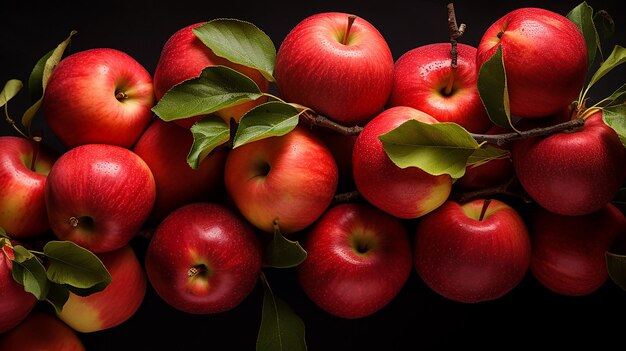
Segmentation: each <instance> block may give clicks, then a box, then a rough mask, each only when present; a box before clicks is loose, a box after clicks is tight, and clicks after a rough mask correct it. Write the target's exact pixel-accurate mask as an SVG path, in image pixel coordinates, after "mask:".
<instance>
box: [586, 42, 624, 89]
mask: <svg viewBox="0 0 626 351" xmlns="http://www.w3.org/2000/svg"><path fill="white" fill-rule="evenodd" d="M624 62H626V49H624V48H623V47H621V46H619V45H615V47H614V48H613V51H612V52H611V55H609V57H607V58H606V60H605V61H604V62H603V63H602V64H601V65H600V67H598V70H597V71H596V73H594V74H593V76H592V77H591V80H590V81H589V84H588V86H587V90H589V88H590V87H591V86H592V85H594V84H595V83H596V82H597V81H598V80H600V78H602V77H604V76H605V75H606V74H607V73H609V72H610V71H611V70H613V68H615V67H617V66H619V65H621V64H622V63H624Z"/></svg>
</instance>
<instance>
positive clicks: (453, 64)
mask: <svg viewBox="0 0 626 351" xmlns="http://www.w3.org/2000/svg"><path fill="white" fill-rule="evenodd" d="M448 30H449V31H450V45H451V46H452V47H451V49H450V56H451V61H450V68H451V69H452V71H451V73H450V76H449V77H448V83H447V84H446V87H445V89H444V95H446V96H448V95H450V94H451V93H452V87H453V85H454V78H455V76H456V68H457V60H458V56H459V52H458V50H457V40H458V39H459V38H460V37H461V36H462V35H463V33H465V23H461V25H460V26H459V25H458V24H457V21H456V14H455V12H454V4H453V3H449V4H448Z"/></svg>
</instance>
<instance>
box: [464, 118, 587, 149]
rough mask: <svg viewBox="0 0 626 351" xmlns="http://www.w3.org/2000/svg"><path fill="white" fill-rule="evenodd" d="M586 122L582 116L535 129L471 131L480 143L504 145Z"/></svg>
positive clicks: (578, 125)
mask: <svg viewBox="0 0 626 351" xmlns="http://www.w3.org/2000/svg"><path fill="white" fill-rule="evenodd" d="M584 124H585V120H584V119H582V118H575V119H573V120H571V121H567V122H563V123H559V124H555V125H551V126H549V127H543V128H533V129H529V130H523V131H519V132H510V133H503V134H474V133H470V135H471V136H472V137H473V138H474V139H475V140H476V141H477V142H479V143H481V142H488V143H491V144H495V145H498V146H502V145H504V144H506V143H508V142H511V141H514V140H519V139H526V138H532V137H536V136H544V135H550V134H554V133H557V132H562V131H566V130H572V129H576V128H580V127H582V126H583V125H584Z"/></svg>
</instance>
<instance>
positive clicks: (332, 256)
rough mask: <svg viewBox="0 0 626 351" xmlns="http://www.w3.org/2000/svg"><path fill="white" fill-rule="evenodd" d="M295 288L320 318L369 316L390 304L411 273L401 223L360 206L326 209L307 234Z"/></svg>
mask: <svg viewBox="0 0 626 351" xmlns="http://www.w3.org/2000/svg"><path fill="white" fill-rule="evenodd" d="M303 247H304V249H305V250H306V251H307V258H306V259H305V260H304V261H303V262H302V263H301V264H300V265H299V266H298V267H297V275H298V281H299V283H300V286H301V287H302V289H303V291H304V292H305V293H306V295H307V296H308V297H309V298H310V299H311V300H312V301H313V302H314V303H315V304H316V305H317V306H319V307H320V308H322V309H323V310H325V311H326V312H328V313H330V314H332V315H334V316H337V317H341V318H349V319H355V318H363V317H366V316H369V315H371V314H373V313H375V312H377V311H379V310H380V309H382V308H383V307H384V306H386V305H387V304H388V303H389V302H390V301H391V300H393V299H394V298H395V297H396V296H397V294H398V293H399V292H400V290H401V289H402V287H403V286H404V284H405V283H406V281H407V279H408V278H409V275H410V273H411V270H412V262H413V258H412V253H411V243H410V240H409V235H408V232H407V230H406V229H405V228H404V226H403V224H402V222H401V221H400V220H399V219H398V218H395V217H393V216H391V215H389V214H387V213H385V212H383V211H381V210H379V209H377V208H376V207H373V206H371V205H369V204H368V203H366V202H360V203H343V204H339V205H336V206H333V207H332V208H330V209H329V210H328V211H327V212H326V213H325V214H324V215H323V216H322V218H320V220H319V221H317V222H316V223H315V226H314V227H313V228H312V229H311V230H310V231H309V232H308V233H307V235H306V237H305V239H304V243H303Z"/></svg>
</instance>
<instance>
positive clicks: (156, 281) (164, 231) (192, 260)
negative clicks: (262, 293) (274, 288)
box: [145, 203, 262, 314]
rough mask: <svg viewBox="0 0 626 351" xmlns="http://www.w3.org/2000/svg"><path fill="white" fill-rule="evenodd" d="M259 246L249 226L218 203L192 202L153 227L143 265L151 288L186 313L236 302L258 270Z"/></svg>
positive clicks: (222, 308)
mask: <svg viewBox="0 0 626 351" xmlns="http://www.w3.org/2000/svg"><path fill="white" fill-rule="evenodd" d="M261 264H262V251H261V245H260V243H259V240H258V238H257V236H256V234H255V233H254V231H253V229H252V227H251V226H250V225H249V224H248V223H247V222H246V221H245V220H244V219H243V218H241V217H240V216H239V215H238V214H236V213H235V212H233V211H231V210H229V209H227V208H226V207H224V206H223V205H220V204H214V203H194V204H189V205H185V206H183V207H181V208H179V209H177V210H174V212H172V213H171V214H170V215H168V216H167V217H166V218H165V219H164V220H163V221H162V222H161V223H160V224H159V226H158V227H157V229H156V232H155V233H154V236H153V237H152V239H151V240H150V244H149V246H148V250H147V252H146V259H145V267H146V272H147V274H148V279H149V280H150V283H151V284H152V286H153V287H154V289H155V290H156V292H157V294H158V295H159V296H160V297H161V298H162V299H163V300H164V301H165V302H166V303H167V304H169V305H170V306H172V307H173V308H175V309H178V310H180V311H183V312H187V313H194V314H209V313H219V312H224V311H228V310H231V309H233V308H235V307H236V306H238V305H239V304H240V303H241V302H242V301H243V300H244V299H245V298H246V297H247V296H248V295H249V294H250V293H251V292H252V289H253V288H254V286H255V284H256V282H257V281H258V279H259V277H260V274H261Z"/></svg>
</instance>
